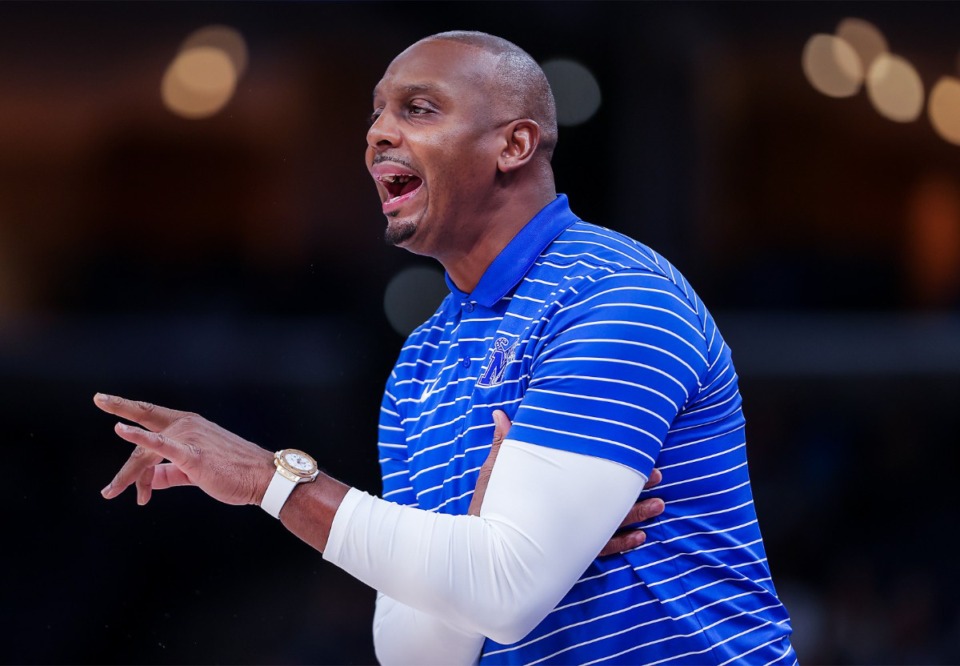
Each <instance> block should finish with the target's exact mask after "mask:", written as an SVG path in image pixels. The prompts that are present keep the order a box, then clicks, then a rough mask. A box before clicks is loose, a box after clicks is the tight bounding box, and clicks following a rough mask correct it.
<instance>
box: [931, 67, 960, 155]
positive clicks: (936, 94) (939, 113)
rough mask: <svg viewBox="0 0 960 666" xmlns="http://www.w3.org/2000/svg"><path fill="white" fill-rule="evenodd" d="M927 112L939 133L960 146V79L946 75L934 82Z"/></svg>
mask: <svg viewBox="0 0 960 666" xmlns="http://www.w3.org/2000/svg"><path fill="white" fill-rule="evenodd" d="M927 114H928V115H929V116H930V124H931V125H933V129H934V130H936V132H937V134H939V135H940V136H941V137H942V138H943V139H944V140H945V141H949V142H950V143H954V144H957V145H958V146H960V79H957V78H955V77H952V76H944V77H941V78H940V80H939V81H937V82H936V84H934V86H933V90H931V91H930V100H929V101H928V102H927Z"/></svg>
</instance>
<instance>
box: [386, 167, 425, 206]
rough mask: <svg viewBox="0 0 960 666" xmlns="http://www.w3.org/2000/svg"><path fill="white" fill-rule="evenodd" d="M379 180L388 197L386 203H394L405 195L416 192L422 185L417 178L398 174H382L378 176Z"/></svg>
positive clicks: (421, 181)
mask: <svg viewBox="0 0 960 666" xmlns="http://www.w3.org/2000/svg"><path fill="white" fill-rule="evenodd" d="M379 180H380V182H381V183H383V187H384V188H385V189H386V190H387V194H389V195H390V198H389V199H388V201H395V200H397V199H399V198H401V197H403V196H405V195H407V194H411V193H413V192H416V191H417V190H418V189H420V186H421V185H422V184H423V180H421V179H420V178H418V177H417V176H413V175H409V174H399V173H396V174H384V175H382V176H380V178H379Z"/></svg>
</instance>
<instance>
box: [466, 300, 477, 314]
mask: <svg viewBox="0 0 960 666" xmlns="http://www.w3.org/2000/svg"><path fill="white" fill-rule="evenodd" d="M463 307H464V309H465V310H466V311H467V312H473V309H474V307H476V306H474V304H473V303H469V302H468V303H464V304H463Z"/></svg>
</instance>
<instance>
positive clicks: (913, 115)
mask: <svg viewBox="0 0 960 666" xmlns="http://www.w3.org/2000/svg"><path fill="white" fill-rule="evenodd" d="M211 26H221V27H220V28H215V29H213V28H211ZM454 28H464V29H479V30H486V31H490V32H494V33H496V34H499V35H502V36H504V37H506V38H508V39H511V40H513V41H515V42H517V43H518V44H520V45H521V46H523V47H524V48H526V49H527V50H528V51H529V52H530V53H531V54H532V55H533V56H534V57H535V58H537V59H538V60H539V61H541V62H542V63H544V66H545V69H547V70H548V73H550V75H551V80H552V81H553V82H554V85H555V88H556V89H557V92H558V97H561V91H563V95H562V97H563V99H562V100H559V101H561V102H562V104H561V116H562V117H564V118H566V123H565V124H566V126H565V127H563V128H562V129H561V139H560V145H559V149H558V151H557V154H556V158H555V167H556V172H557V180H558V184H559V188H560V190H561V191H563V192H566V193H567V194H569V196H570V198H571V202H572V206H573V209H574V211H575V212H577V213H578V214H579V215H580V216H581V217H583V218H584V219H587V220H590V221H593V222H597V223H600V224H603V225H605V226H609V227H613V228H615V229H618V230H621V231H623V232H625V233H628V234H630V235H633V236H635V237H637V238H639V239H640V240H642V241H644V242H646V243H648V244H650V245H652V246H654V247H655V248H657V249H658V250H660V251H661V252H662V253H664V254H665V255H666V256H667V257H668V258H670V259H671V260H672V261H673V262H674V263H675V264H676V265H677V266H678V267H679V268H680V269H681V270H683V271H684V272H685V273H686V275H687V276H688V277H689V278H690V279H691V281H692V282H693V283H694V285H695V286H696V287H697V289H698V291H699V292H700V295H701V296H702V298H703V299H704V300H705V301H706V303H707V304H708V307H710V309H711V310H712V311H713V313H714V315H715V317H716V319H717V320H718V322H719V324H720V326H721V329H722V330H723V331H724V333H725V336H726V338H727V340H728V342H729V343H730V345H731V346H732V348H733V350H734V355H735V359H736V362H737V364H738V369H739V372H740V375H741V377H742V391H743V394H744V400H745V412H746V415H747V421H748V441H749V447H750V456H751V472H752V476H753V480H754V490H755V494H756V500H757V505H758V511H759V513H760V520H761V527H762V529H763V531H764V534H765V537H766V543H767V549H768V554H769V558H770V562H771V566H772V570H773V573H774V579H775V581H776V584H777V587H778V589H779V591H780V593H781V595H782V597H783V598H784V600H785V602H786V604H787V606H788V608H789V610H790V611H791V613H792V615H793V620H794V628H795V645H796V648H797V652H798V654H799V656H800V659H801V661H802V662H803V663H807V664H814V663H836V664H840V663H849V664H867V663H957V662H960V613H958V603H957V592H958V587H960V586H958V580H957V577H958V574H957V566H956V556H955V554H954V541H955V539H954V537H952V536H951V535H952V534H954V532H953V529H955V526H956V516H957V509H958V502H957V500H956V491H955V486H954V485H953V483H955V477H956V473H957V471H958V465H957V454H956V450H957V444H958V437H957V432H958V429H960V408H958V399H960V318H958V311H957V310H958V305H960V145H958V144H960V136H958V134H960V130H958V128H957V124H956V123H957V121H960V92H958V90H960V81H958V80H957V77H958V75H960V71H958V59H957V56H958V50H960V6H958V5H957V4H955V3H929V4H928V3H917V2H913V3H869V2H862V3H853V4H841V3H802V4H799V3H798V4H793V3H723V2H718V3H710V4H697V3H677V4H674V3H671V4H661V3H627V2H623V3H614V4H606V3H601V2H590V3H580V2H550V3H547V2H543V3H508V2H502V3H467V2H464V3H443V4H431V3H396V4H393V3H391V4H385V3H379V2H358V3H340V2H329V3H319V2H318V3H285V2H271V3H259V2H245V3H226V2H217V3H210V4H207V3H160V4H154V3H145V2H136V3H133V2H130V3H95V2H84V3H70V4H59V3H52V2H44V3H40V2H37V3H14V2H5V3H0V417H2V422H0V423H2V440H0V441H2V445H3V452H4V454H5V455H4V460H5V462H4V463H3V465H2V467H0V470H2V474H3V479H2V484H0V492H2V493H3V495H2V506H3V527H4V530H3V531H4V534H5V537H4V539H3V544H4V545H3V546H0V550H2V553H3V559H2V562H0V564H2V567H0V571H2V576H3V580H2V588H0V612H2V617H0V637H2V638H0V660H2V661H3V662H5V663H107V664H114V663H142V664H150V663H168V664H195V663H244V664H246V663H250V664H274V663H291V664H292V663H318V664H338V663H344V664H346V663H351V664H362V663H371V662H372V661H373V660H374V656H373V650H372V645H371V639H370V619H371V615H372V607H373V598H374V594H373V592H372V591H371V590H369V589H367V588H365V587H364V586H363V585H361V584H359V583H357V582H355V581H353V580H352V579H350V578H349V577H347V576H346V575H344V574H342V573H340V572H339V570H337V569H335V568H334V567H332V566H330V565H328V564H326V563H324V562H323V561H322V560H321V557H320V555H319V554H318V553H315V552H312V551H311V550H310V549H309V548H308V547H306V546H304V545H303V544H301V543H300V542H299V541H298V540H297V539H296V538H295V537H292V536H291V535H290V534H289V533H287V532H286V531H285V530H283V529H282V528H281V527H280V526H279V525H277V523H276V522H275V521H274V520H273V519H271V518H269V517H268V516H266V514H264V513H263V512H262V511H260V510H259V509H257V508H254V507H246V508H232V507H225V506H222V505H219V504H217V503H216V502H214V501H213V500H209V499H208V498H205V497H203V496H202V495H201V493H200V492H199V491H196V490H194V489H176V490H171V491H168V492H164V493H161V494H159V495H158V496H156V497H155V498H154V500H153V501H152V502H151V503H150V504H149V505H148V506H146V507H137V506H136V503H135V498H134V496H133V495H132V494H128V495H125V496H123V497H121V498H119V499H117V500H115V501H112V502H106V501H104V500H102V499H101V498H100V495H99V490H100V488H102V487H103V486H104V485H105V484H106V483H107V481H109V480H110V478H111V477H112V475H113V474H114V472H115V470H116V469H117V468H118V467H119V465H121V464H122V462H123V461H124V460H125V458H126V456H127V453H128V451H129V447H128V446H127V445H126V444H125V443H123V442H121V441H120V440H118V439H117V438H116V437H115V436H114V435H113V433H112V430H111V428H112V425H113V423H114V419H112V418H110V417H108V416H106V415H104V414H102V413H100V412H99V411H98V410H96V409H95V408H94V407H93V404H92V402H91V398H92V396H93V394H94V392H96V391H104V392H109V393H116V394H121V395H126V396H129V397H134V398H139V399H145V400H150V401H153V402H158V403H161V404H165V405H169V406H172V407H177V408H182V409H189V410H193V411H198V412H200V413H202V414H204V415H206V416H207V417H209V418H211V419H213V420H214V421H217V422H218V423H221V424H222V425H225V426H227V427H229V428H230V429H233V430H235V431H236V432H238V433H240V434H242V435H244V436H245V437H247V438H248V439H252V440H254V441H256V442H258V443H261V444H263V445H264V446H266V447H268V448H271V449H276V448H281V447H286V446H297V447H301V448H304V449H306V450H308V451H311V452H313V453H314V454H315V455H316V456H317V457H318V458H319V459H320V461H321V465H322V466H323V467H325V468H326V469H327V470H328V471H329V472H331V473H332V474H334V475H335V476H337V477H339V478H341V479H343V480H345V481H347V482H349V483H352V484H354V485H357V486H359V487H360V488H362V489H365V490H368V491H371V492H378V491H379V477H378V469H377V465H376V452H375V444H376V420H377V408H378V405H379V399H380V392H381V390H382V386H383V382H384V380H385V378H386V375H387V373H388V372H389V369H390V367H391V365H392V362H393V360H394V358H395V355H396V354H397V352H398V350H399V347H400V344H401V342H402V339H403V335H402V333H403V332H404V331H405V330H407V329H408V328H409V326H410V325H411V323H410V321H411V319H416V318H417V317H420V316H423V315H424V314H425V313H424V308H426V310H427V311H429V310H431V309H432V307H433V306H434V305H435V304H436V302H437V301H438V300H439V298H440V297H441V295H442V294H441V290H442V285H441V281H440V273H439V272H438V270H437V269H436V267H435V265H434V264H432V263H431V262H430V261H428V260H424V259H422V258H419V257H415V256H412V255H409V254H407V253H405V252H403V251H402V250H397V249H394V248H390V247H387V246H386V245H385V244H384V243H383V241H382V227H383V221H382V215H381V214H380V211H379V208H380V206H379V202H378V199H377V196H376V194H375V191H374V188H373V186H372V184H371V183H370V182H369V176H368V175H367V174H366V171H365V168H364V166H363V160H362V153H363V148H364V133H365V131H366V119H367V117H368V116H369V114H370V111H371V108H370V94H371V90H372V88H373V86H374V85H375V84H376V82H377V81H378V80H379V78H380V75H381V74H382V72H383V70H384V69H385V67H386V66H387V64H388V63H389V62H390V60H391V59H392V57H393V56H394V55H395V54H396V53H398V52H399V51H400V50H402V49H403V48H404V47H405V46H407V45H408V44H410V43H411V42H413V41H415V40H416V39H418V38H420V37H422V36H425V35H427V34H430V33H433V32H437V31H441V30H447V29H454ZM871 30H873V31H874V32H875V33H876V34H874V33H873V32H871ZM197 31H200V32H199V33H198V32H197ZM818 34H819V35H820V37H819V38H817V39H814V35H818ZM864 35H866V37H864ZM877 35H881V37H880V38H879V39H880V41H881V42H883V44H882V45H881V46H882V47H883V48H880V47H877V43H878V41H877V40H878V38H877ZM841 38H842V39H841ZM241 40H242V41H241ZM871 40H872V41H871ZM863 44H866V45H867V46H863ZM871 44H872V45H873V46H872V47H871ZM853 47H856V48H853ZM870 48H873V49H874V50H873V52H872V55H864V53H871V51H870ZM854 51H856V52H855V53H854ZM851 53H853V54H854V55H853V56H851ZM883 53H886V55H883ZM878 54H880V55H878ZM874 57H876V59H874ZM831 58H832V60H831ZM831 67H832V68H833V69H831ZM818 68H819V69H818ZM824 68H825V69H824ZM585 72H586V74H585ZM898 76H899V77H900V78H899V79H897V77H898ZM831 77H832V78H831ZM904 77H905V78H904ZM944 77H946V78H944ZM898 81H899V83H898ZM951 104H952V106H951ZM918 105H919V106H918ZM438 285H441V286H439V287H438ZM411 295H415V296H419V297H420V299H419V300H417V299H415V298H412V296H411ZM423 301H425V302H423Z"/></svg>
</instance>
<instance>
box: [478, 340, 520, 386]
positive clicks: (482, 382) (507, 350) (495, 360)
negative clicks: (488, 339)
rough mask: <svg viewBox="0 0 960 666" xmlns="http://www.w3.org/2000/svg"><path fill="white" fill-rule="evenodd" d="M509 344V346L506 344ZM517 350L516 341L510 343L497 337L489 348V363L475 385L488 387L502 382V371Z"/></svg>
mask: <svg viewBox="0 0 960 666" xmlns="http://www.w3.org/2000/svg"><path fill="white" fill-rule="evenodd" d="M507 345H509V347H508V346H507ZM516 352H517V343H516V342H514V343H513V344H512V345H511V344H510V341H509V340H508V339H507V338H503V337H501V338H497V339H496V341H495V342H494V343H493V349H491V350H490V363H489V365H487V369H486V370H484V371H483V374H482V375H480V379H478V380H477V386H482V387H483V388H490V387H492V386H499V385H500V384H502V383H503V373H504V371H506V369H507V365H509V363H510V361H512V360H513V357H514V355H515V354H516Z"/></svg>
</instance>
